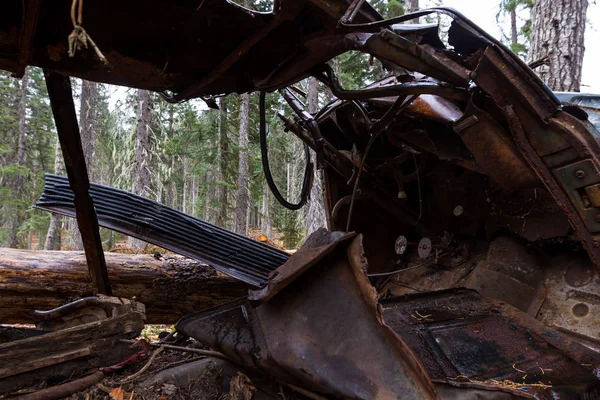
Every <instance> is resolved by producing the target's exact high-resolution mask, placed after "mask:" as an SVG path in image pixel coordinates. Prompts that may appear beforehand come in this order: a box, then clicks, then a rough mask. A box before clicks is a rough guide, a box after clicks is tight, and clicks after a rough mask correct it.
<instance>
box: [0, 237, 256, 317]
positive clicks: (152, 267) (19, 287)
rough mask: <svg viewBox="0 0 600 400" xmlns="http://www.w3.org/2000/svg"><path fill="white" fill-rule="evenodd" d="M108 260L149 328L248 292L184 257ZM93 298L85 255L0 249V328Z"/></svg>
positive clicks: (117, 292)
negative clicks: (140, 307) (143, 308)
mask: <svg viewBox="0 0 600 400" xmlns="http://www.w3.org/2000/svg"><path fill="white" fill-rule="evenodd" d="M105 257H106V264H107V267H108V271H109V276H110V280H111V284H112V289H113V296H116V297H123V298H128V299H130V298H133V297H135V298H136V299H137V300H138V301H140V302H142V303H144V305H145V306H146V315H147V323H149V324H172V323H175V322H177V320H178V319H179V318H181V317H182V316H184V315H186V314H189V313H192V312H196V311H199V310H202V309H206V308H209V307H214V306H217V305H220V304H223V303H226V302H228V301H233V300H235V299H238V298H240V297H243V296H246V295H247V291H248V289H249V288H250V287H249V286H248V285H247V284H245V283H242V282H240V281H237V280H235V279H233V278H229V277H227V276H225V275H223V274H220V273H218V272H217V271H215V270H214V269H213V268H212V267H209V266H207V265H205V264H202V263H200V262H198V261H194V260H190V259H186V258H183V257H181V256H176V255H164V256H161V257H159V259H157V258H155V257H154V256H152V255H148V254H136V255H131V254H117V253H106V255H105ZM91 294H92V285H91V282H90V279H89V272H88V270H87V266H86V261H85V255H84V254H83V253H82V252H78V251H31V250H15V249H2V248H0V323H2V324H15V323H31V322H32V321H33V320H32V313H33V311H34V310H36V309H37V310H49V309H52V308H56V307H58V306H60V305H62V304H64V303H65V302H66V300H67V299H71V300H72V299H73V298H76V297H85V296H89V295H91Z"/></svg>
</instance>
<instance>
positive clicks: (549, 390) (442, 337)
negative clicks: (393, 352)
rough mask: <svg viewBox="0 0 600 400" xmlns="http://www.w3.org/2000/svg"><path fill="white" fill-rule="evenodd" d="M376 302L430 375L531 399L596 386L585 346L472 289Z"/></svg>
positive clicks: (591, 392)
mask: <svg viewBox="0 0 600 400" xmlns="http://www.w3.org/2000/svg"><path fill="white" fill-rule="evenodd" d="M381 306H382V307H383V317H384V319H385V321H386V322H387V323H388V325H389V326H390V327H392V328H393V329H394V330H395V331H396V332H397V333H398V334H399V335H400V336H401V337H402V339H404V341H405V342H406V343H407V344H408V345H409V346H411V348H412V349H413V351H415V353H416V354H417V355H418V356H419V358H420V359H421V361H422V362H423V365H425V367H426V369H427V371H428V373H429V375H430V376H431V378H432V379H433V380H434V381H436V382H445V383H446V384H451V385H455V386H458V387H464V388H468V387H472V388H479V389H482V388H483V389H487V390H498V391H503V392H508V393H513V394H515V395H520V396H522V397H531V396H534V397H535V398H539V399H572V398H587V396H595V395H597V393H599V390H600V383H599V382H598V380H597V379H596V377H595V376H594V372H593V370H592V368H593V367H594V366H595V367H597V366H598V365H599V364H598V358H597V357H595V358H594V357H592V358H590V357H591V356H590V353H591V352H590V351H589V350H588V349H586V348H585V347H583V346H582V345H579V344H577V343H575V342H572V341H570V340H569V339H567V338H566V337H565V336H564V335H562V334H560V333H559V332H557V331H554V330H552V329H550V328H547V327H545V326H544V325H543V324H541V323H540V322H539V321H536V320H535V319H534V318H532V317H530V316H528V315H526V314H524V313H521V312H519V311H518V310H516V309H514V308H513V307H511V306H508V305H506V304H505V303H500V302H494V301H491V300H486V299H484V298H482V297H481V296H480V295H479V294H477V292H475V291H471V290H455V291H442V292H434V293H426V294H419V295H411V296H406V297H398V298H392V299H387V300H384V301H382V302H381ZM592 354H593V353H592ZM581 364H584V365H585V366H582V365H581ZM590 398H592V397H590Z"/></svg>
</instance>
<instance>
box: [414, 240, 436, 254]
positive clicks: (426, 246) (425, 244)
mask: <svg viewBox="0 0 600 400" xmlns="http://www.w3.org/2000/svg"><path fill="white" fill-rule="evenodd" d="M432 247H433V246H431V239H429V238H426V237H424V238H423V239H421V241H420V242H419V246H418V247H417V253H419V257H420V258H422V259H426V258H427V257H429V255H430V254H431V249H432Z"/></svg>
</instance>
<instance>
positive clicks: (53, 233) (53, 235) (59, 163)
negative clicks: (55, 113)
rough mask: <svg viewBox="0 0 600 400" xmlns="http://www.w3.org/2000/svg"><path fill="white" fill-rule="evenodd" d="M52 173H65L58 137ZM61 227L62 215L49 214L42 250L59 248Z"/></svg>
mask: <svg viewBox="0 0 600 400" xmlns="http://www.w3.org/2000/svg"><path fill="white" fill-rule="evenodd" d="M54 173H56V174H58V175H64V173H65V167H64V163H63V159H62V151H61V150H60V143H59V142H58V139H57V140H56V152H55V154H54ZM73 219H74V218H73ZM61 228H62V217H61V216H60V215H59V214H52V215H51V216H50V225H49V226H48V233H47V235H46V241H45V242H44V250H60V246H61V238H60V234H61Z"/></svg>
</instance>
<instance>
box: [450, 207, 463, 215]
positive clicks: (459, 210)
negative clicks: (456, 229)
mask: <svg viewBox="0 0 600 400" xmlns="http://www.w3.org/2000/svg"><path fill="white" fill-rule="evenodd" d="M464 211H465V209H464V208H463V206H460V205H458V206H456V207H454V210H453V211H452V212H453V213H454V216H455V217H460V216H461V215H462V214H463V212H464Z"/></svg>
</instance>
